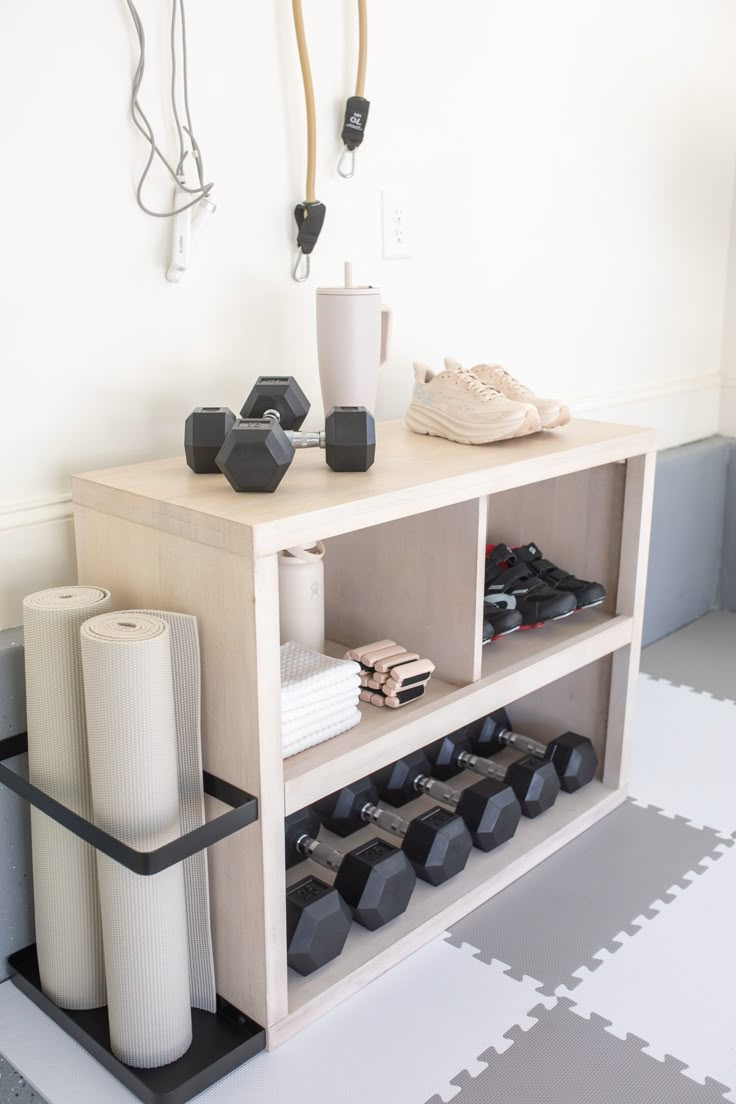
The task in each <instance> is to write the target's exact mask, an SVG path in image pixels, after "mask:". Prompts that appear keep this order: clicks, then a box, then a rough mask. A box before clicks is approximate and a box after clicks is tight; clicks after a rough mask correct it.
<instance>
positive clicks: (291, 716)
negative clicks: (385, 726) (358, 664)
mask: <svg viewBox="0 0 736 1104" xmlns="http://www.w3.org/2000/svg"><path fill="white" fill-rule="evenodd" d="M359 698H360V679H358V678H352V679H351V680H350V684H349V685H347V686H345V687H344V688H341V689H340V690H339V691H337V692H331V693H330V694H329V696H315V698H314V700H313V701H311V700H310V701H305V702H304V703H303V704H300V705H298V706H297V707H296V709H284V710H282V712H281V724H282V725H283V726H284V728H285V727H286V726H287V725H291V724H293V723H294V721H298V722H302V721H304V720H306V719H307V718H308V717H309V718H319V717H330V716H333V715H334V714H335V713H344V712H345V710H346V709H347V708H348V706H350V705H357V704H358V700H359Z"/></svg>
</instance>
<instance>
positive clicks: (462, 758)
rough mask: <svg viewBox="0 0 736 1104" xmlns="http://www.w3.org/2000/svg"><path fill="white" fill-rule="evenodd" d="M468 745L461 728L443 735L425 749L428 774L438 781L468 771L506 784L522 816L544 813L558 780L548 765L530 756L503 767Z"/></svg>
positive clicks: (553, 797)
mask: <svg viewBox="0 0 736 1104" xmlns="http://www.w3.org/2000/svg"><path fill="white" fill-rule="evenodd" d="M471 746H472V745H471V742H470V739H469V737H468V735H467V733H466V731H465V729H462V728H461V729H459V730H458V731H457V732H451V733H450V735H449V736H443V737H442V739H441V740H437V741H436V742H435V743H434V744H432V745H430V747H428V748H425V751H426V753H427V756H428V757H429V760H430V762H431V763H432V773H433V774H435V775H436V776H437V777H438V778H452V777H453V776H454V775H456V774H459V773H460V771H462V770H469V771H472V772H473V773H474V774H480V775H482V776H483V777H484V778H494V779H496V780H497V781H499V782H506V783H508V785H509V786H511V788H512V789H513V791H514V793H515V794H516V796H517V797H518V799H519V804H520V805H521V811H522V813H523V814H524V816H527V817H536V816H539V815H540V813H543V812H545V811H546V810H547V809H549V808H550V807H551V806H552V805H554V803H555V801H556V800H557V795H558V793H559V792H560V780H559V778H558V777H557V772H556V770H555V769H554V767H553V766H552V764H551V763H545V762H543V763H540V762H539V760H537V759H533V758H532V756H531V755H525V756H524V757H523V759H517V760H516V761H515V762H514V763H510V764H509V765H508V766H507V767H503V766H501V764H500V763H494V762H493V761H492V760H491V759H482V758H481V757H480V756H478V755H474V754H473V752H472V751H471Z"/></svg>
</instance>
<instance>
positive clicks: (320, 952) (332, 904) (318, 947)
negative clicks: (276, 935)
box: [286, 874, 353, 976]
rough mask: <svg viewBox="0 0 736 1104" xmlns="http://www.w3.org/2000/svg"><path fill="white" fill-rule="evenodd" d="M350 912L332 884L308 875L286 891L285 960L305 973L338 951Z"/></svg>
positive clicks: (331, 957) (317, 968)
mask: <svg viewBox="0 0 736 1104" xmlns="http://www.w3.org/2000/svg"><path fill="white" fill-rule="evenodd" d="M352 922H353V916H352V912H351V911H350V908H349V906H348V904H347V902H345V901H343V899H342V897H341V896H340V894H339V893H338V892H337V890H336V889H335V887H334V886H331V885H327V883H326V882H323V881H321V880H320V879H319V878H315V877H314V875H313V874H308V875H307V877H306V878H301V879H300V880H299V881H298V882H295V883H294V884H293V885H291V886H289V888H288V889H287V891H286V961H287V962H288V964H289V966H290V967H291V968H292V970H296V971H297V973H299V974H302V975H304V976H306V975H307V974H312V973H314V971H315V970H319V968H320V966H324V965H325V964H326V963H328V962H331V961H332V959H333V958H337V956H338V955H339V954H340V953H341V951H342V949H343V947H344V946H345V940H346V939H347V937H348V933H349V932H350V925H351V924H352Z"/></svg>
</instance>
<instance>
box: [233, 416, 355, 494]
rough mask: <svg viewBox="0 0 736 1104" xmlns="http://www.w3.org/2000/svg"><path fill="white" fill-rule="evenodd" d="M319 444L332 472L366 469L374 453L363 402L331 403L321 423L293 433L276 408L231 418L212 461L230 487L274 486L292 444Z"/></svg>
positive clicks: (281, 475)
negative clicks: (316, 428) (317, 429)
mask: <svg viewBox="0 0 736 1104" xmlns="http://www.w3.org/2000/svg"><path fill="white" fill-rule="evenodd" d="M302 448H322V449H324V450H325V458H326V460H327V464H328V466H329V467H330V468H332V470H333V471H335V472H362V471H368V469H369V468H370V467H371V465H372V464H373V461H374V459H375V455H376V425H375V422H374V420H373V415H372V414H371V413H370V412H369V411H368V410H366V409H365V407H363V406H336V407H334V408H333V409H332V410H331V411H330V412H329V414H328V415H327V418H326V420H325V428H324V430H322V431H320V432H314V433H294V432H293V431H292V430H285V429H284V428H283V426H282V425H281V422H280V418H279V415H278V411H276V410H268V411H266V413H265V415H264V417H263V418H259V419H253V418H248V419H244V420H242V421H239V422H236V423H235V425H234V426H233V427H232V429H231V430H230V432H229V433H228V435H227V437H226V438H225V441H224V443H223V446H222V448H221V449H220V451H219V453H218V454H217V460H216V463H217V466H218V468H219V469H220V471H221V472H222V474H223V475H224V476H225V478H226V479H227V481H228V482H229V484H230V486H231V487H232V488H233V490H235V491H266V492H270V491H275V490H276V488H277V487H278V485H279V483H280V482H281V480H282V479H283V478H284V475H285V474H286V471H287V469H288V468H289V465H290V464H291V461H292V460H293V459H294V452H295V450H296V449H302Z"/></svg>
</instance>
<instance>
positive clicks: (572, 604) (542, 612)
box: [484, 544, 576, 629]
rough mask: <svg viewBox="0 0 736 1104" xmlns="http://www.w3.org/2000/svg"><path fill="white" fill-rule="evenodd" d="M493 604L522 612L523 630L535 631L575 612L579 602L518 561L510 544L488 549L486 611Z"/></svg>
mask: <svg viewBox="0 0 736 1104" xmlns="http://www.w3.org/2000/svg"><path fill="white" fill-rule="evenodd" d="M489 603H493V605H495V606H498V607H499V608H505V609H510V610H518V612H519V613H520V614H521V617H522V624H521V626H520V628H522V629H531V628H534V627H535V626H537V625H543V624H544V622H545V621H559V619H560V618H561V617H568V616H569V615H570V614H571V613H574V612H575V608H576V600H575V597H574V595H572V594H570V593H569V592H568V591H564V590H557V588H556V587H554V586H550V585H549V583H546V582H545V581H544V579H541V578H540V577H539V576H538V575H536V574H535V573H534V572H533V571H532V570H531V569H530V567H529V565H528V564H526V563H524V562H523V561H522V560H519V559H517V557H516V555H515V554H514V553H513V552H512V551H511V549H510V548H509V547H508V545H506V544H495V545H494V544H489V545H487V546H486V577H485V602H484V608H485V609H486V610H488V608H489Z"/></svg>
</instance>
